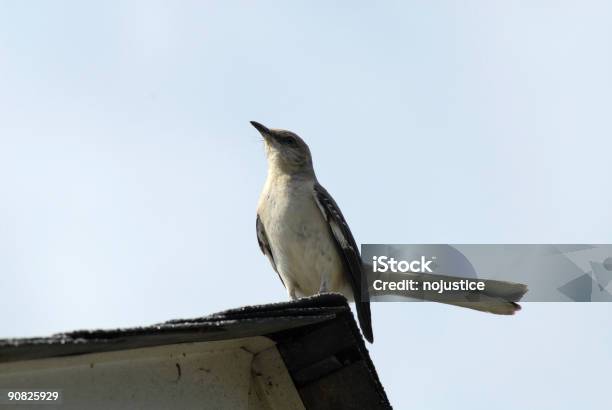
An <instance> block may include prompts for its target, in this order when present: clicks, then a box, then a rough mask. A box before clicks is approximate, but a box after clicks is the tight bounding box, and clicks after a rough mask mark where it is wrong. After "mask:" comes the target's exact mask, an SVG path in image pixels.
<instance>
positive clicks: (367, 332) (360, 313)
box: [355, 302, 374, 343]
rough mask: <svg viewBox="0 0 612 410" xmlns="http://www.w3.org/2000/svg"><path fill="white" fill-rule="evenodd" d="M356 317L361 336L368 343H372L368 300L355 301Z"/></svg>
mask: <svg viewBox="0 0 612 410" xmlns="http://www.w3.org/2000/svg"><path fill="white" fill-rule="evenodd" d="M355 307H356V308H357V318H358V319H359V327H361V332H362V333H363V337H365V338H366V340H367V341H368V342H370V343H374V332H373V330H372V313H371V312H370V302H357V303H355Z"/></svg>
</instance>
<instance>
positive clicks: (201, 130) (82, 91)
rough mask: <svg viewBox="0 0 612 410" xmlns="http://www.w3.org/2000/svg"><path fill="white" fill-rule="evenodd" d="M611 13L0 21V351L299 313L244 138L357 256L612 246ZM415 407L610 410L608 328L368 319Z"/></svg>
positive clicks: (420, 308) (464, 315) (82, 9)
mask: <svg viewBox="0 0 612 410" xmlns="http://www.w3.org/2000/svg"><path fill="white" fill-rule="evenodd" d="M610 21H612V5H610V3H609V2H605V1H601V2H597V1H582V2H576V1H537V0H536V1H533V0H531V1H513V2H504V1H495V2H493V1H485V0H482V1H435V2H432V1H396V2H379V3H377V5H374V4H373V3H372V2H359V1H351V2H336V3H334V4H330V3H329V2H328V3H322V2H321V3H317V4H314V3H313V2H307V1H302V2H297V1H296V2H280V1H279V2H246V1H244V2H230V1H226V2H216V3H213V2H206V1H194V2H188V1H180V2H170V1H152V0H148V1H141V2H137V1H130V2H128V1H123V2H113V1H98V2H93V1H89V2H81V1H55V2H43V1H39V2H36V1H35V2H22V1H16V0H13V1H10V0H0V90H1V91H0V198H1V200H0V291H1V292H2V293H1V294H0V295H1V298H0V312H2V313H0V337H25V336H33V335H48V334H51V333H53V332H59V331H68V330H73V329H77V328H112V327H117V326H134V325H146V324H151V323H157V322H160V321H163V320H167V319H174V318H180V317H196V316H202V315H206V314H209V313H213V312H215V311H218V310H221V309H226V308H230V307H237V306H241V305H247V304H256V303H268V302H275V301H281V300H285V299H286V298H287V295H286V293H285V291H284V289H283V286H282V284H281V283H280V281H279V280H278V277H277V275H276V273H274V272H273V271H272V269H271V267H270V266H269V263H268V261H267V259H266V258H265V257H264V256H263V255H262V254H261V253H260V251H259V248H258V246H257V242H256V237H255V208H256V203H257V198H258V195H259V191H260V189H261V187H262V185H263V182H264V178H265V171H266V164H265V159H264V153H263V148H262V143H261V139H260V138H259V136H258V134H257V132H256V131H255V129H253V128H252V127H251V126H250V125H249V120H257V121H260V122H262V123H264V124H266V125H268V126H271V127H275V128H287V129H291V130H292V131H295V132H297V133H298V134H300V135H301V136H302V137H303V138H304V139H305V140H306V141H307V142H308V143H309V144H310V147H311V150H312V152H313V155H314V162H315V168H316V170H317V175H318V177H319V180H320V181H321V183H322V184H323V185H325V186H326V187H327V189H328V190H329V191H330V192H331V193H332V194H333V195H334V197H335V198H336V200H337V201H338V203H339V204H340V206H341V207H342V210H343V212H344V214H345V216H346V218H347V219H348V222H349V224H350V226H351V228H352V230H353V233H354V235H355V237H356V240H357V242H358V243H610V242H611V239H612V217H611V215H610V209H612V190H611V189H610V182H609V179H610V175H612V161H611V160H610V156H611V153H612V142H611V140H610V136H611V135H612V124H611V123H610V113H611V112H612V76H611V74H610V73H612V25H610ZM372 310H373V323H374V334H375V343H374V345H372V346H370V353H371V355H372V358H373V360H374V363H375V365H376V368H377V370H378V373H379V375H380V378H381V381H382V383H383V385H384V386H385V387H386V389H387V393H388V395H389V398H390V400H391V402H392V404H393V405H394V406H395V407H396V408H398V409H408V408H410V409H434V410H436V409H457V408H466V409H468V408H469V409H470V410H478V409H489V408H490V407H491V405H494V407H495V408H496V409H499V410H504V409H515V408H518V407H520V408H554V409H597V408H606V407H608V406H609V397H606V396H609V394H608V391H609V383H608V382H607V380H608V376H609V374H608V371H609V370H610V367H611V364H612V354H611V353H610V346H612V326H611V323H612V305H610V304H607V303H598V304H572V303H564V304H556V303H546V304H545V303H542V304H536V303H530V304H527V305H525V306H524V308H523V310H522V311H521V312H520V313H519V314H518V315H517V316H515V317H497V316H493V315H487V314H483V313H478V312H472V311H466V310H462V309H459V308H453V307H446V306H439V305H434V304H425V303H386V304H385V303H377V304H375V305H374V306H373V308H372Z"/></svg>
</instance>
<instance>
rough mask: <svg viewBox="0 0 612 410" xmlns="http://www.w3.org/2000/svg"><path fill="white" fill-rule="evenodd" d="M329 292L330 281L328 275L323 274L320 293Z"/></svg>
mask: <svg viewBox="0 0 612 410" xmlns="http://www.w3.org/2000/svg"><path fill="white" fill-rule="evenodd" d="M328 292H329V281H328V278H327V275H321V286H320V287H319V294H321V293H328Z"/></svg>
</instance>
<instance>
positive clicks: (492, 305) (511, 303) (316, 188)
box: [251, 121, 527, 343]
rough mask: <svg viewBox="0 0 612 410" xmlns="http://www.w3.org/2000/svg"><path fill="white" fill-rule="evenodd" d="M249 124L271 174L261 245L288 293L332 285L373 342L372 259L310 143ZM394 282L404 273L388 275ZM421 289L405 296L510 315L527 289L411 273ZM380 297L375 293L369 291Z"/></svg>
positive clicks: (261, 216)
mask: <svg viewBox="0 0 612 410" xmlns="http://www.w3.org/2000/svg"><path fill="white" fill-rule="evenodd" d="M251 125H253V127H255V128H256V129H257V131H259V133H260V134H261V135H262V137H263V140H264V146H265V152H266V157H267V161H268V174H267V177H266V181H265V184H264V187H263V190H262V191H261V194H260V197H259V202H258V205H257V218H256V231H257V241H258V243H259V247H260V249H261V251H262V252H263V254H264V255H266V256H267V257H268V259H269V261H270V263H271V264H272V267H273V269H274V270H275V271H276V273H278V276H279V278H280V280H281V282H282V283H283V285H284V286H285V288H286V290H287V293H288V294H289V297H290V298H291V299H297V298H300V297H305V296H312V295H315V294H320V293H326V292H336V293H341V294H342V295H344V296H345V297H346V298H347V300H349V301H354V302H355V306H356V309H357V318H358V320H359V325H360V327H361V331H362V333H363V335H364V337H365V338H366V340H368V341H369V342H370V343H373V342H374V335H373V331H372V318H371V310H370V296H371V295H370V289H369V286H368V283H369V281H368V275H373V276H370V279H376V278H377V277H378V276H376V275H375V274H373V270H372V264H370V263H364V262H362V260H361V256H360V252H359V248H358V247H357V244H356V242H355V239H354V237H353V234H352V233H351V230H350V228H349V226H348V224H347V222H346V219H345V218H344V215H343V214H342V212H341V211H340V208H339V207H338V204H337V203H336V201H335V200H334V198H333V197H332V196H331V195H330V194H329V192H327V190H326V189H325V188H323V186H322V185H321V184H320V183H319V181H318V180H317V177H316V175H315V171H314V168H313V164H312V155H311V153H310V148H309V147H308V145H307V144H306V143H305V142H304V140H303V139H302V138H300V137H299V136H298V135H297V134H295V133H293V132H291V131H287V130H282V129H271V128H268V127H266V126H264V125H262V124H260V123H258V122H256V121H251ZM389 277H390V278H392V279H394V280H396V281H399V280H402V279H403V278H406V277H407V276H405V275H404V276H402V274H399V276H398V275H397V274H390V275H389ZM408 277H409V278H410V279H412V280H414V281H415V282H418V283H419V284H420V285H421V286H420V289H421V290H420V291H416V292H400V293H401V294H402V296H407V297H413V298H418V299H422V300H426V301H432V302H438V303H443V304H447V305H453V306H458V307H462V308H468V309H472V310H477V311H482V312H487V313H493V314H497V315H513V314H514V313H515V312H517V311H519V310H520V309H521V306H520V305H519V304H518V303H517V302H518V301H520V300H521V298H522V297H523V296H524V295H525V293H526V292H527V286H526V285H524V284H521V283H514V282H506V281H499V280H487V279H479V281H481V282H483V283H484V284H485V288H484V289H483V290H478V291H468V292H463V293H461V292H460V293H450V294H447V293H439V292H437V291H424V290H423V287H422V283H423V282H432V281H438V280H440V279H444V280H447V281H457V280H462V279H465V278H460V277H455V276H447V275H438V274H428V273H410V274H409V276H408ZM373 295H374V296H377V294H376V292H374V293H373Z"/></svg>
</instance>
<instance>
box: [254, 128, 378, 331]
mask: <svg viewBox="0 0 612 410" xmlns="http://www.w3.org/2000/svg"><path fill="white" fill-rule="evenodd" d="M251 124H252V125H253V126H254V127H255V128H256V129H257V130H258V131H259V132H260V133H261V135H262V136H263V139H264V144H265V149H266V156H267V159H268V175H267V178H266V182H265V185H264V188H263V191H262V192H261V196H260V198H259V204H258V206H257V222H256V225H257V240H258V242H259V247H260V248H261V251H262V252H263V253H264V254H265V255H266V256H267V257H268V259H269V260H270V263H271V264H272V267H273V268H274V270H275V271H276V272H277V273H278V275H279V277H280V279H281V281H282V282H283V285H285V288H286V289H287V292H288V293H289V297H290V298H292V299H296V298H299V297H304V296H311V295H315V294H317V293H324V292H337V293H341V294H343V295H344V296H345V297H346V298H347V299H348V300H351V301H354V302H355V304H356V308H357V317H358V318H359V324H360V326H361V331H362V332H363V335H364V336H365V338H366V339H367V340H368V341H370V342H372V341H373V339H374V337H373V333H372V321H371V315H370V303H369V299H368V297H367V287H366V277H365V274H364V272H363V267H362V264H361V257H360V255H359V248H358V247H357V244H356V243H355V239H354V238H353V235H352V234H351V231H350V229H349V227H348V225H347V223H346V221H345V219H344V216H343V215H342V212H341V211H340V208H339V207H338V205H337V204H336V201H334V199H333V198H332V197H331V195H330V194H329V193H328V192H327V190H326V189H325V188H323V187H322V186H321V185H320V184H319V182H318V181H317V177H316V175H315V172H314V168H313V166H312V156H311V154H310V149H309V148H308V145H306V143H305V142H304V141H303V140H302V139H301V138H300V137H298V136H297V135H296V134H294V133H293V132H291V131H286V130H278V129H269V128H267V127H265V126H264V125H262V124H260V123H258V122H255V121H251Z"/></svg>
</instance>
